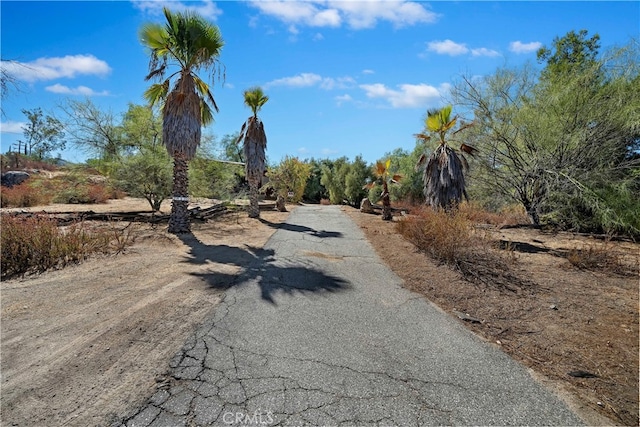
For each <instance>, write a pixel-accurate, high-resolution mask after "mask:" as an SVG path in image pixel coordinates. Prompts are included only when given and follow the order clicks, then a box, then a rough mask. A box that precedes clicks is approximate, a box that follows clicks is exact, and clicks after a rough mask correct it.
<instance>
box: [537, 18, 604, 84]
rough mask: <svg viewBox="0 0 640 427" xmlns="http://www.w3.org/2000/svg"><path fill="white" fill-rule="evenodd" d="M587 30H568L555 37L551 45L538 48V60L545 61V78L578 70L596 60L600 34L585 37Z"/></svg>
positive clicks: (589, 65)
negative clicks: (561, 35)
mask: <svg viewBox="0 0 640 427" xmlns="http://www.w3.org/2000/svg"><path fill="white" fill-rule="evenodd" d="M587 33H588V31H587V30H580V31H579V32H578V33H576V32H575V31H569V32H568V33H567V34H565V35H564V36H563V37H555V38H554V39H553V46H552V47H547V46H543V47H541V48H540V49H538V52H537V58H538V62H540V63H545V62H546V67H545V70H544V71H543V75H545V76H546V77H547V78H549V77H552V76H553V75H558V74H564V75H566V74H568V73H573V72H580V71H583V70H585V69H587V68H588V67H591V66H593V65H595V64H596V62H597V55H598V51H599V49H600V43H599V41H600V36H599V35H598V34H595V35H594V36H593V37H591V38H589V39H587Z"/></svg>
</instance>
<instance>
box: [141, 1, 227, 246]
mask: <svg viewBox="0 0 640 427" xmlns="http://www.w3.org/2000/svg"><path fill="white" fill-rule="evenodd" d="M164 16H165V18H166V21H167V22H166V24H165V25H164V26H163V25H160V24H155V23H149V24H145V25H143V26H142V28H141V29H140V40H141V42H142V44H143V45H144V46H146V47H147V48H149V50H150V53H149V55H150V60H149V74H148V75H147V76H146V79H145V80H151V79H157V80H160V82H159V83H155V84H153V85H151V86H150V87H149V88H148V89H147V90H146V91H145V93H144V96H145V98H146V99H147V101H149V103H150V104H151V105H154V104H157V103H160V104H161V105H162V119H163V120H162V140H163V141H164V144H165V146H166V148H167V151H168V152H169V154H170V155H171V157H173V161H174V163H173V202H172V204H171V217H170V219H169V232H170V233H174V234H179V233H188V232H189V231H190V223H189V212H188V210H187V208H188V206H189V175H188V172H189V163H188V162H189V160H191V159H193V157H194V156H195V153H196V149H197V148H198V146H199V145H200V136H201V131H202V130H201V129H202V126H206V125H208V124H210V123H212V122H213V111H212V108H213V109H214V110H215V111H216V112H217V111H218V106H217V105H216V101H215V99H214V98H213V95H212V94H211V90H210V89H209V85H208V84H207V83H206V82H205V81H204V80H202V79H201V78H200V77H199V76H198V74H197V73H198V72H199V71H201V70H203V71H209V72H210V73H211V75H212V76H213V75H215V74H216V73H218V72H219V71H220V69H219V61H218V57H219V56H220V51H221V49H222V46H223V45H224V41H223V40H222V36H221V34H220V30H219V29H218V27H217V26H215V25H213V24H211V23H209V22H207V21H206V20H205V19H204V18H203V17H201V16H200V15H198V14H195V13H190V12H185V13H179V12H175V13H174V12H171V11H170V10H169V9H167V8H165V9H164ZM170 66H174V67H177V68H178V70H177V71H175V72H174V73H172V74H169V75H168V76H167V69H168V68H169V67H170ZM174 77H175V78H176V81H175V83H174V84H173V87H172V86H171V80H172V79H173V78H174Z"/></svg>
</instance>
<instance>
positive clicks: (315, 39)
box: [313, 33, 324, 42]
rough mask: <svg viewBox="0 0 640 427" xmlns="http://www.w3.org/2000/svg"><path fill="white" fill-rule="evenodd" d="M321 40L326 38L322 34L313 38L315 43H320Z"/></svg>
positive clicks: (317, 34)
mask: <svg viewBox="0 0 640 427" xmlns="http://www.w3.org/2000/svg"><path fill="white" fill-rule="evenodd" d="M320 40H324V36H323V35H322V34H321V33H315V34H314V36H313V41H314V42H317V41H320Z"/></svg>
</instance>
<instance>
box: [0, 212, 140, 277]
mask: <svg viewBox="0 0 640 427" xmlns="http://www.w3.org/2000/svg"><path fill="white" fill-rule="evenodd" d="M130 230H131V229H130V224H129V225H128V226H126V227H124V228H123V227H122V226H120V225H115V224H108V225H107V226H106V227H104V226H103V227H96V226H90V225H88V224H86V223H77V224H73V225H71V226H68V227H58V224H57V222H56V221H55V220H54V219H50V218H47V217H45V216H40V215H37V214H36V215H34V216H30V217H18V216H14V215H10V214H7V215H3V216H2V233H1V234H0V237H1V246H2V252H1V263H2V279H6V278H11V277H14V276H20V275H22V276H24V275H25V274H28V273H41V272H43V271H46V270H49V269H55V268H62V267H64V266H66V265H68V264H72V263H77V262H80V261H83V260H84V259H86V258H88V257H89V256H91V255H97V254H115V253H119V252H122V251H124V250H125V249H126V247H127V246H129V245H130V244H131V243H132V242H133V235H132V234H131V231H130Z"/></svg>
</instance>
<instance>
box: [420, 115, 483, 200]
mask: <svg viewBox="0 0 640 427" xmlns="http://www.w3.org/2000/svg"><path fill="white" fill-rule="evenodd" d="M451 110H452V107H451V105H448V106H446V107H443V108H441V109H439V110H438V109H431V110H429V111H427V118H426V119H425V128H426V131H427V132H430V133H432V134H436V135H437V136H438V137H439V145H438V147H437V148H436V149H435V150H434V151H433V153H431V155H430V156H429V158H428V161H427V155H426V154H423V155H422V156H421V157H420V160H418V164H417V165H416V168H419V167H421V166H422V165H424V163H425V161H426V166H425V167H424V174H423V176H422V180H423V183H424V197H425V199H426V203H427V204H428V205H430V206H431V207H432V208H434V209H445V210H448V209H450V208H451V207H454V206H457V205H458V204H459V203H460V201H461V200H462V197H463V196H464V198H465V199H468V196H467V191H466V182H465V177H464V171H466V170H467V169H468V167H469V164H468V162H467V159H466V158H465V156H464V154H462V153H463V152H464V153H467V154H470V155H473V152H474V151H476V149H475V148H473V147H471V146H469V145H466V144H462V145H461V146H460V149H459V151H457V150H455V149H454V148H452V147H450V146H449V143H450V142H452V140H448V139H447V138H446V136H447V133H448V132H449V131H451V130H452V129H453V128H454V127H455V126H456V123H457V120H458V117H457V116H456V117H453V118H451ZM471 125H472V123H468V124H461V126H460V127H459V128H458V129H457V130H455V131H453V133H452V135H455V134H457V133H458V132H460V131H462V130H464V129H467V128H468V127H469V126H471ZM416 137H417V138H418V139H421V140H423V141H424V142H426V141H429V140H430V139H431V135H428V134H427V133H424V132H423V133H420V134H417V135H416Z"/></svg>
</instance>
